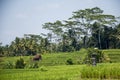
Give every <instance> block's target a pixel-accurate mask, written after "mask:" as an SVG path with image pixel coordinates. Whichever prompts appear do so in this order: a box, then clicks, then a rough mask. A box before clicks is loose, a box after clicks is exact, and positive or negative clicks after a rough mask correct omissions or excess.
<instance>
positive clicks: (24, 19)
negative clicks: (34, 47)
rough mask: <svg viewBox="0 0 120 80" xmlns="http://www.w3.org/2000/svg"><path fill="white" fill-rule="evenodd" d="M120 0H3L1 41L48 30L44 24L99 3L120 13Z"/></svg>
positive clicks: (0, 18)
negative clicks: (44, 27) (44, 28)
mask: <svg viewBox="0 0 120 80" xmlns="http://www.w3.org/2000/svg"><path fill="white" fill-rule="evenodd" d="M119 5H120V0H0V42H2V43H3V45H5V44H9V43H10V42H11V41H13V40H14V39H15V37H23V35H24V34H40V33H45V31H44V30H42V24H44V23H46V22H54V21H56V20H67V19H68V18H69V17H71V16H72V12H73V11H77V10H79V9H85V8H93V7H99V8H101V9H102V10H104V13H106V14H112V15H115V16H120V6H119Z"/></svg>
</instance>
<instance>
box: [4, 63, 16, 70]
mask: <svg viewBox="0 0 120 80" xmlns="http://www.w3.org/2000/svg"><path fill="white" fill-rule="evenodd" d="M13 68H14V64H13V63H12V62H7V63H6V64H5V65H4V66H3V69H13Z"/></svg>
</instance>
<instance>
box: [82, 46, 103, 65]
mask: <svg viewBox="0 0 120 80" xmlns="http://www.w3.org/2000/svg"><path fill="white" fill-rule="evenodd" d="M87 51H88V52H87V55H86V57H85V59H84V61H85V63H87V64H92V55H96V56H95V60H96V62H97V63H101V62H104V60H105V56H104V53H103V52H102V51H100V50H98V49H93V48H88V49H87Z"/></svg>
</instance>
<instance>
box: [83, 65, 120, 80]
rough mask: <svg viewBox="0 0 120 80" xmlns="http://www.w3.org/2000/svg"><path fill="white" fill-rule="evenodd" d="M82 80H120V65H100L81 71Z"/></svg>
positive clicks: (84, 68) (87, 67)
mask: <svg viewBox="0 0 120 80" xmlns="http://www.w3.org/2000/svg"><path fill="white" fill-rule="evenodd" d="M81 78H97V79H120V64H115V63H114V64H113V63H112V64H110V63H109V64H108V63H104V64H98V65H97V66H86V67H83V69H82V70H81Z"/></svg>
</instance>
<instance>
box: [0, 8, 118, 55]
mask: <svg viewBox="0 0 120 80" xmlns="http://www.w3.org/2000/svg"><path fill="white" fill-rule="evenodd" d="M43 29H46V30H48V31H49V32H48V33H47V34H45V33H42V34H40V35H34V34H25V35H24V37H23V38H19V37H16V38H15V40H14V41H12V42H11V44H9V45H6V46H2V45H1V44H2V43H1V44H0V56H18V55H35V54H36V53H52V52H72V51H78V50H80V48H89V47H93V48H94V47H97V48H99V49H113V48H114V49H115V48H120V17H115V16H114V15H110V14H104V13H103V10H101V9H100V8H98V7H94V8H87V9H85V10H78V11H75V12H73V14H72V16H71V17H70V18H68V20H63V21H60V20H57V21H55V22H47V23H44V24H43Z"/></svg>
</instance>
